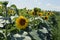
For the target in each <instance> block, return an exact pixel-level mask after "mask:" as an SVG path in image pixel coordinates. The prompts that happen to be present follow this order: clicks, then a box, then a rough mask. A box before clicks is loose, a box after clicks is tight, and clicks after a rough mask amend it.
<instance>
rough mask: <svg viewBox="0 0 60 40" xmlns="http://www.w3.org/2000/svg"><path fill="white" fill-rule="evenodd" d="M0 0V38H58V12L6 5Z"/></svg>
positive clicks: (56, 39) (5, 39)
mask: <svg viewBox="0 0 60 40" xmlns="http://www.w3.org/2000/svg"><path fill="white" fill-rule="evenodd" d="M7 5H8V2H7V1H5V2H0V40H59V39H60V32H59V30H60V28H59V26H60V25H59V23H60V20H59V17H60V14H59V12H56V11H47V10H41V9H40V8H37V7H36V8H33V9H27V8H23V9H18V8H17V7H16V5H14V4H13V5H11V6H10V7H7Z"/></svg>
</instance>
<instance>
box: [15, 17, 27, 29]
mask: <svg viewBox="0 0 60 40" xmlns="http://www.w3.org/2000/svg"><path fill="white" fill-rule="evenodd" d="M27 26H28V19H26V18H25V17H23V16H20V17H18V18H17V19H16V27H17V28H18V29H25V28H26V27H27Z"/></svg>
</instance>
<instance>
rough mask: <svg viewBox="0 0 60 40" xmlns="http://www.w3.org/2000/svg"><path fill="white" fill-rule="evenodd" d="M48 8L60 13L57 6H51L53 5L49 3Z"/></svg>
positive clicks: (59, 8)
mask: <svg viewBox="0 0 60 40" xmlns="http://www.w3.org/2000/svg"><path fill="white" fill-rule="evenodd" d="M46 7H47V8H48V9H51V10H52V9H54V10H56V11H60V6H56V5H53V4H51V3H48V4H46Z"/></svg>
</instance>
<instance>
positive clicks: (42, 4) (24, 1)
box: [0, 0, 60, 11]
mask: <svg viewBox="0 0 60 40" xmlns="http://www.w3.org/2000/svg"><path fill="white" fill-rule="evenodd" d="M0 1H2V0H0ZM3 1H9V3H8V6H10V5H12V4H15V5H16V6H17V8H25V7H26V8H27V9H33V8H34V7H39V8H41V9H42V10H55V11H60V0H3Z"/></svg>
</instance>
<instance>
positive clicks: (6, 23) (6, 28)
mask: <svg viewBox="0 0 60 40" xmlns="http://www.w3.org/2000/svg"><path fill="white" fill-rule="evenodd" d="M5 9H6V15H5V18H7V7H6V5H5ZM6 20H7V19H6ZM6 20H5V23H6ZM6 24H7V23H6ZM5 27H6V33H5V35H6V38H5V39H6V40H7V30H8V27H7V25H6V26H5Z"/></svg>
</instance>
